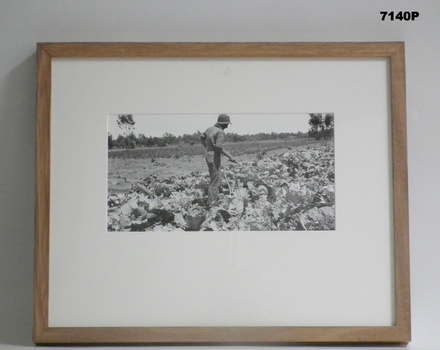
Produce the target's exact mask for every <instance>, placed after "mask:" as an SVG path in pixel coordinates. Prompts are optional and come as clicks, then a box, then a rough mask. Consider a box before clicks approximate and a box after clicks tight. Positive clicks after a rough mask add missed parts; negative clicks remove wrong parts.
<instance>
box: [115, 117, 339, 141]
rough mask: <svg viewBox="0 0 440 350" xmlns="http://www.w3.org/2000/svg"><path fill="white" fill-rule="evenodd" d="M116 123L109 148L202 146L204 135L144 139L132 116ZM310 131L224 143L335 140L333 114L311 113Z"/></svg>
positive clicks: (237, 137)
mask: <svg viewBox="0 0 440 350" xmlns="http://www.w3.org/2000/svg"><path fill="white" fill-rule="evenodd" d="M117 123H118V126H119V128H120V129H121V131H122V134H119V135H118V136H117V137H116V138H114V137H113V135H111V134H110V133H109V134H108V148H109V149H114V148H131V149H133V148H143V147H166V146H178V145H182V144H186V145H195V144H200V136H201V132H200V131H197V132H195V133H193V134H184V135H178V136H176V135H173V134H171V133H169V132H166V133H164V134H163V135H162V136H159V137H158V136H145V135H144V134H138V135H135V133H134V125H135V124H136V122H135V120H134V118H133V115H131V114H120V115H118V119H117ZM309 125H310V129H309V132H308V133H303V132H301V131H298V132H281V133H276V132H271V133H258V134H252V135H250V134H246V135H239V134H237V133H226V134H225V142H245V141H248V142H249V141H273V140H287V139H293V138H314V139H329V138H333V128H334V123H333V114H310V119H309Z"/></svg>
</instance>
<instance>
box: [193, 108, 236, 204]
mask: <svg viewBox="0 0 440 350" xmlns="http://www.w3.org/2000/svg"><path fill="white" fill-rule="evenodd" d="M230 123H231V122H230V118H229V116H228V115H226V114H220V115H219V117H218V120H217V123H216V124H215V125H214V126H211V127H210V128H208V129H207V130H206V131H205V132H204V133H203V134H202V135H201V136H200V139H201V141H202V144H203V145H204V146H205V150H206V152H205V158H206V164H207V165H208V170H209V177H210V179H211V182H210V184H209V188H208V204H209V205H210V204H212V203H213V202H215V201H216V200H218V197H219V189H220V186H221V182H222V170H221V155H222V154H225V153H224V150H223V144H224V142H225V133H224V131H223V127H222V126H221V124H230Z"/></svg>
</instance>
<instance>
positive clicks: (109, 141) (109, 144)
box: [107, 133, 113, 149]
mask: <svg viewBox="0 0 440 350" xmlns="http://www.w3.org/2000/svg"><path fill="white" fill-rule="evenodd" d="M107 139H108V149H112V148H113V136H112V134H110V133H108V134H107Z"/></svg>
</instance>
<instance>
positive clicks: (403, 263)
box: [34, 42, 411, 345]
mask: <svg viewBox="0 0 440 350" xmlns="http://www.w3.org/2000/svg"><path fill="white" fill-rule="evenodd" d="M37 58H38V90H37V138H36V140H37V145H36V218H35V285H34V288H35V300H34V342H35V343H36V344H181V345H183V344H337V343H339V344H348V343H356V344H363V343H365V344H367V343H368V344H372V343H408V342H409V341H410V338H411V330H410V328H411V327H410V324H411V321H410V279H409V222H408V174H407V146H406V145H407V141H406V137H407V130H406V90H405V47H404V43H402V42H377V43H39V44H37ZM54 58H94V59H98V58H144V59H148V58H181V59H183V58H264V59H270V58H284V59H286V58H303V59H316V58H344V59H348V58H363V59H369V58H371V59H376V58H386V59H388V61H389V65H390V82H389V86H390V92H389V94H390V98H391V119H392V120H391V137H392V150H390V152H391V154H392V164H390V165H391V167H392V184H390V187H392V188H390V192H391V193H392V197H393V200H392V203H393V213H392V215H393V218H391V221H392V222H393V224H394V225H393V230H394V232H391V233H390V234H391V237H392V239H393V242H392V246H393V250H394V252H393V254H394V255H393V256H391V257H390V258H391V259H392V262H393V264H394V280H392V281H390V285H392V286H393V290H394V310H395V324H394V325H393V326H377V327H376V326H368V327H364V326H347V327H346V326H343V327H320V326H318V327H296V326H295V327H50V326H49V298H50V295H49V268H50V260H49V253H50V250H49V245H50V238H51V232H50V217H51V209H50V208H51V207H50V194H51V183H50V174H51V152H50V147H51V136H52V135H51V105H52V93H51V92H52V91H51V83H52V75H51V71H52V69H51V68H52V60H53V59H54Z"/></svg>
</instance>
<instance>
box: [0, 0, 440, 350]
mask: <svg viewBox="0 0 440 350" xmlns="http://www.w3.org/2000/svg"><path fill="white" fill-rule="evenodd" d="M384 10H388V11H391V10H394V11H399V10H404V11H419V12H420V17H419V18H418V19H417V20H416V21H414V22H400V21H394V22H391V21H386V22H382V21H381V16H380V14H379V12H380V11H384ZM439 16H440V1H437V0H421V1H409V0H395V1H392V0H380V1H379V0H370V1H365V0H352V1H347V0H345V1H344V0H332V1H330V0H308V1H306V0H303V1H300V0H290V1H287V0H285V1H279V0H272V1H269V0H266V1H265V0H247V1H240V0H224V1H214V0H161V1H159V0H157V1H149V0H144V1H142V0H107V1H104V0H93V1H87V0H70V1H59V0H0V121H1V124H0V208H1V209H0V347H1V348H2V349H3V348H4V349H9V348H11V349H21V348H27V347H32V346H33V345H32V322H33V243H34V242H33V231H34V186H35V178H34V168H35V156H34V152H35V146H34V144H35V107H36V62H35V61H36V57H35V44H36V42H51V41H54V42H69V41H79V42H85V41H95V42H101V41H141V42H148V41H173V42H174V41H232V42H233V41H237V42H243V41H292V42H295V41H405V42H406V61H407V102H408V151H409V159H408V162H409V179H410V225H411V226H410V229H411V283H412V288H411V291H412V320H413V341H412V342H411V343H410V345H408V348H409V349H412V350H416V349H423V350H429V349H439V348H440V316H439V315H440V301H439V299H440V269H439V266H440V255H439V254H438V251H439V248H440V230H439V227H438V226H439V225H438V221H439V219H438V218H439V215H438V213H439V210H440V181H439V180H438V179H439V177H438V173H439V172H440V147H439V146H440V137H439V131H438V130H439V127H438V124H437V122H438V120H439V116H440V98H439V92H440V67H439V65H440V64H439V62H440V20H439ZM234 348H237V347H234ZM263 348H266V347H263ZM312 348H313V347H308V348H307V349H312ZM331 348H338V347H331ZM344 349H348V348H347V347H344ZM386 349H390V347H387V348H386Z"/></svg>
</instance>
